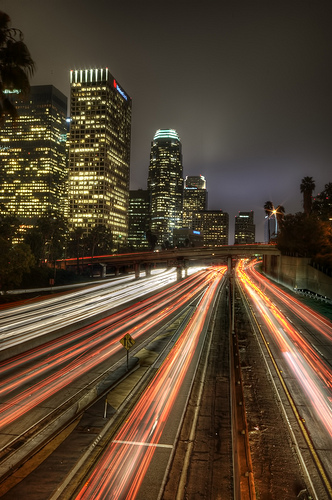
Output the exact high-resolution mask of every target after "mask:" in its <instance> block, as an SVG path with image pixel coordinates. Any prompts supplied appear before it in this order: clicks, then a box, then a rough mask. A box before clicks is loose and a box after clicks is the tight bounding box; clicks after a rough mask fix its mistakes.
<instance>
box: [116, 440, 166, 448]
mask: <svg viewBox="0 0 332 500" xmlns="http://www.w3.org/2000/svg"><path fill="white" fill-rule="evenodd" d="M112 443H117V444H130V445H134V446H153V447H155V448H173V445H172V444H161V443H143V442H141V441H120V440H117V439H115V440H114V441H112Z"/></svg>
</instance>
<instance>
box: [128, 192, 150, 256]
mask: <svg viewBox="0 0 332 500" xmlns="http://www.w3.org/2000/svg"><path fill="white" fill-rule="evenodd" d="M149 211H150V198H149V193H148V191H147V189H135V190H134V189H133V190H130V191H129V231H128V244H129V246H132V247H133V248H134V249H135V250H144V249H147V248H149V243H148V240H147V238H146V232H147V230H148V229H149Z"/></svg>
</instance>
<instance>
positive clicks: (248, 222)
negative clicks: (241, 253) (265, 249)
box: [234, 211, 255, 245]
mask: <svg viewBox="0 0 332 500" xmlns="http://www.w3.org/2000/svg"><path fill="white" fill-rule="evenodd" d="M245 243H255V225H254V212H253V211H251V212H239V215H236V216H235V235H234V244H235V245H240V244H245Z"/></svg>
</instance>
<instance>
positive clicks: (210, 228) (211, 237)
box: [193, 210, 229, 247]
mask: <svg viewBox="0 0 332 500" xmlns="http://www.w3.org/2000/svg"><path fill="white" fill-rule="evenodd" d="M193 229H194V230H196V231H200V232H201V233H202V234H203V241H204V246H205V247H219V246H222V245H228V230H229V216H228V213H226V212H223V211H222V210H205V211H203V212H195V213H194V214H193Z"/></svg>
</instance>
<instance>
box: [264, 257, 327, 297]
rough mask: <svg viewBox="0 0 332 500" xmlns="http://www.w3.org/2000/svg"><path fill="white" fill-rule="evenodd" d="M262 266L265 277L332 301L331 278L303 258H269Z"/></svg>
mask: <svg viewBox="0 0 332 500" xmlns="http://www.w3.org/2000/svg"><path fill="white" fill-rule="evenodd" d="M267 260H268V261H270V262H266V265H265V266H264V267H265V269H264V271H265V273H266V275H267V276H271V278H272V279H274V280H276V281H279V282H280V283H284V284H285V285H287V286H290V287H291V288H306V289H308V290H311V291H312V292H314V293H318V294H319V295H324V296H326V297H328V298H330V299H331V300H332V278H331V277H330V276H327V275H326V274H324V273H322V272H321V271H318V269H315V268H314V267H312V266H310V260H311V259H308V258H304V257H288V256H286V255H281V256H280V257H279V256H271V257H270V258H269V259H267Z"/></svg>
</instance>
